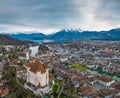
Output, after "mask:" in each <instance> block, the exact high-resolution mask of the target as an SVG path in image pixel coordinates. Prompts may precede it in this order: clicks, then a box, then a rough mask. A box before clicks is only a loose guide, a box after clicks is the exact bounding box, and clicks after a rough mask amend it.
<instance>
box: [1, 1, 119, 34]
mask: <svg viewBox="0 0 120 98" xmlns="http://www.w3.org/2000/svg"><path fill="white" fill-rule="evenodd" d="M118 27H120V0H0V32H11V31H15V32H16V31H39V32H43V33H45V34H48V33H52V32H55V31H58V30H60V29H63V28H74V29H77V28H80V29H82V30H97V31H99V30H108V29H111V28H118Z"/></svg>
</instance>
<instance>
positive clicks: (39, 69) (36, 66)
mask: <svg viewBox="0 0 120 98" xmlns="http://www.w3.org/2000/svg"><path fill="white" fill-rule="evenodd" d="M27 82H30V83H32V84H33V85H35V86H36V87H45V86H47V85H48V84H49V70H48V65H47V64H46V65H43V64H42V63H41V62H40V61H39V59H36V60H35V61H32V62H28V64H27Z"/></svg>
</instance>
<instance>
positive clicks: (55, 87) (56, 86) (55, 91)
mask: <svg viewBox="0 0 120 98" xmlns="http://www.w3.org/2000/svg"><path fill="white" fill-rule="evenodd" d="M57 90H58V85H56V84H55V85H53V89H52V91H53V93H57Z"/></svg>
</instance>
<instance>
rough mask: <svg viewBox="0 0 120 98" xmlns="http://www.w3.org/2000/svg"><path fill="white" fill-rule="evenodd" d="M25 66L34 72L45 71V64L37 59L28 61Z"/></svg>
mask: <svg viewBox="0 0 120 98" xmlns="http://www.w3.org/2000/svg"><path fill="white" fill-rule="evenodd" d="M27 67H30V71H32V72H34V73H36V72H41V73H45V70H46V66H44V65H43V64H42V63H41V62H40V61H39V59H36V60H35V62H32V63H30V62H28V64H27Z"/></svg>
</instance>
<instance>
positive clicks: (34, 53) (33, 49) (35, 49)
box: [30, 46, 39, 57]
mask: <svg viewBox="0 0 120 98" xmlns="http://www.w3.org/2000/svg"><path fill="white" fill-rule="evenodd" d="M38 48H39V46H33V47H30V50H31V51H32V52H31V54H30V56H32V57H35V55H36V54H37V53H38Z"/></svg>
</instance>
